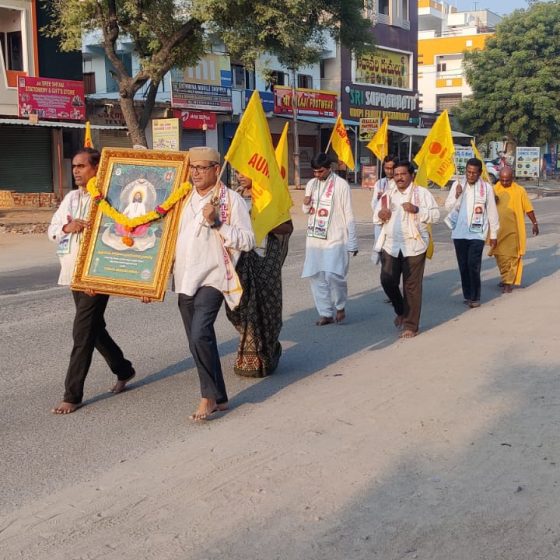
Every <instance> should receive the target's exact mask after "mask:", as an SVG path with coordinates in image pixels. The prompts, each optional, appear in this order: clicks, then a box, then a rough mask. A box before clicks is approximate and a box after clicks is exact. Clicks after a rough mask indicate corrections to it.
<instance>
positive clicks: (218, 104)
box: [171, 82, 233, 113]
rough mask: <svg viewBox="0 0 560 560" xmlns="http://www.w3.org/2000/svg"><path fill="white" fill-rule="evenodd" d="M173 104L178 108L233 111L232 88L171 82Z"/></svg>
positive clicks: (222, 111) (221, 111)
mask: <svg viewBox="0 0 560 560" xmlns="http://www.w3.org/2000/svg"><path fill="white" fill-rule="evenodd" d="M171 105H172V106H173V107H175V108H178V109H195V110H199V111H214V112H220V113H231V111H232V109H233V105H232V100H231V88H230V87H224V86H215V85H209V84H193V83H189V82H171Z"/></svg>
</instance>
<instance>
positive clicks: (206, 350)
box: [179, 286, 228, 404]
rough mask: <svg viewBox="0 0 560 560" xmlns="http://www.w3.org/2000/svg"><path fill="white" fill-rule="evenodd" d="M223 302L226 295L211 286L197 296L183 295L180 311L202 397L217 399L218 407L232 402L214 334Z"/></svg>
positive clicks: (205, 287) (180, 297)
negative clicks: (227, 391)
mask: <svg viewBox="0 0 560 560" xmlns="http://www.w3.org/2000/svg"><path fill="white" fill-rule="evenodd" d="M223 300H224V296H223V294H222V293H221V292H220V291H219V290H216V288H211V287H209V286H203V287H202V288H199V289H198V291H197V292H196V294H194V296H187V295H185V294H179V311H180V313H181V318H182V319H183V324H184V325H185V331H186V332H187V339H188V341H189V349H190V351H191V354H192V356H193V359H194V362H195V364H196V369H197V370H198V377H199V379H200V393H201V395H202V397H203V398H206V399H213V400H215V401H216V402H217V403H218V404H223V403H226V402H227V401H228V397H227V393H226V385H225V383H224V376H223V374H222V365H221V364H220V355H219V354H218V343H217V341H216V333H215V332H214V322H215V321H216V317H217V316H218V312H219V311H220V307H221V305H222V301H223Z"/></svg>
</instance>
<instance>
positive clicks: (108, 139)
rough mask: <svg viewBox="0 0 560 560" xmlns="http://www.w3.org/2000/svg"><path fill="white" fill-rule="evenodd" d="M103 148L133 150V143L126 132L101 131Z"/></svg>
mask: <svg viewBox="0 0 560 560" xmlns="http://www.w3.org/2000/svg"><path fill="white" fill-rule="evenodd" d="M95 147H96V148H97V149H98V150H101V149H102V148H132V141H131V140H130V136H128V132H127V131H126V130H103V129H101V130H100V131H99V146H97V145H96V146H95Z"/></svg>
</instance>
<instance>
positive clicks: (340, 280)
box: [302, 152, 358, 326]
mask: <svg viewBox="0 0 560 560" xmlns="http://www.w3.org/2000/svg"><path fill="white" fill-rule="evenodd" d="M331 163H332V162H331V160H330V158H329V156H328V155H327V154H325V153H322V152H321V153H319V154H317V155H316V156H314V157H313V159H312V160H311V167H312V168H313V175H314V176H315V178H314V179H311V181H309V182H308V183H307V186H306V187H305V197H304V199H303V207H302V209H303V213H304V214H307V215H308V220H307V240H306V245H305V263H304V265H303V273H302V278H309V279H310V280H311V291H312V292H313V299H314V300H315V306H316V307H317V311H318V312H319V320H318V321H317V323H316V324H317V325H319V326H323V325H328V324H330V323H334V322H335V321H336V322H337V323H341V322H342V321H344V319H345V318H346V312H345V307H346V299H347V296H348V285H347V276H348V266H349V254H350V253H352V254H353V255H354V256H355V255H357V254H358V239H357V237H356V224H355V222H354V214H353V212H352V200H351V197H350V185H348V183H347V182H346V181H345V180H344V179H342V178H341V177H338V176H337V175H336V174H335V173H333V172H332V169H331Z"/></svg>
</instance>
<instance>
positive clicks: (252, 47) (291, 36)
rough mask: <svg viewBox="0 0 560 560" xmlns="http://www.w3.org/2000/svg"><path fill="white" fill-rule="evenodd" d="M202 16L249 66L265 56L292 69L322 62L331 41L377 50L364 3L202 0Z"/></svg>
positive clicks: (342, 0) (358, 0) (351, 0)
mask: <svg viewBox="0 0 560 560" xmlns="http://www.w3.org/2000/svg"><path fill="white" fill-rule="evenodd" d="M197 5H198V10H200V11H199V12H197V13H198V14H199V17H202V15H203V14H207V15H208V18H207V20H208V23H209V26H210V28H211V29H213V30H215V31H216V32H217V33H218V34H219V35H220V36H221V37H222V38H223V41H224V43H225V45H226V47H227V49H228V51H229V52H230V53H231V54H232V56H233V57H234V58H236V59H238V60H240V61H242V62H243V63H244V64H245V65H246V66H252V65H253V64H254V62H255V59H256V58H257V57H258V56H259V55H262V54H264V53H270V54H273V55H275V56H277V57H278V59H279V61H280V62H281V63H282V64H284V65H285V66H286V67H288V68H299V67H302V66H306V65H309V64H312V63H314V62H317V61H318V60H319V59H320V54H321V51H322V50H323V48H324V46H325V44H326V42H327V40H328V38H329V36H330V37H333V38H334V39H335V40H337V41H340V42H341V43H342V44H343V45H344V46H345V47H347V48H349V49H351V50H354V51H362V50H365V49H366V48H367V47H368V46H371V45H373V42H374V38H373V34H372V31H371V21H369V20H368V19H367V18H365V17H364V16H363V0H323V1H321V2H317V0H265V1H263V0H229V1H227V2H225V1H224V0H200V1H199V2H198V3H197Z"/></svg>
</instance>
